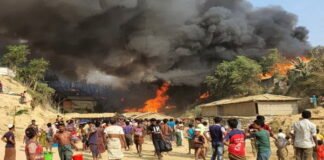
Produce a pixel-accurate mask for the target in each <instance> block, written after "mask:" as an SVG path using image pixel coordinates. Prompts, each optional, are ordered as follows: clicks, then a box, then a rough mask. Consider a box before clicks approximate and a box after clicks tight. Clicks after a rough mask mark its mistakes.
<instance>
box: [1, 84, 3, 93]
mask: <svg viewBox="0 0 324 160" xmlns="http://www.w3.org/2000/svg"><path fill="white" fill-rule="evenodd" d="M0 93H3V84H2V82H1V81H0Z"/></svg>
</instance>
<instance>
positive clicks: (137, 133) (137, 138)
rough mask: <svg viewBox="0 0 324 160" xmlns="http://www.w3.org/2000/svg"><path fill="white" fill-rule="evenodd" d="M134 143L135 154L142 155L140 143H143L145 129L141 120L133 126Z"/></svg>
mask: <svg viewBox="0 0 324 160" xmlns="http://www.w3.org/2000/svg"><path fill="white" fill-rule="evenodd" d="M133 132H134V143H135V145H136V150H137V154H138V155H139V157H142V145H143V143H144V136H145V134H144V133H145V129H144V124H143V122H142V121H138V124H137V126H136V127H135V128H134V131H133Z"/></svg>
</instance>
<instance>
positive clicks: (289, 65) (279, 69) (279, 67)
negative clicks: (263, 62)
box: [259, 57, 311, 80]
mask: <svg viewBox="0 0 324 160" xmlns="http://www.w3.org/2000/svg"><path fill="white" fill-rule="evenodd" d="M300 59H301V60H302V61H303V62H304V63H308V62H309V61H311V59H309V58H307V57H300ZM294 68H295V65H294V63H293V62H292V60H287V61H284V62H282V63H277V64H274V65H273V69H272V71H270V72H268V73H264V74H260V75H259V78H260V79H261V80H266V79H270V78H272V77H273V75H274V74H275V73H278V74H280V75H287V74H288V71H289V70H291V69H294Z"/></svg>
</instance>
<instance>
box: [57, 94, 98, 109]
mask: <svg viewBox="0 0 324 160" xmlns="http://www.w3.org/2000/svg"><path fill="white" fill-rule="evenodd" d="M62 105H63V110H64V112H65V113H71V112H77V113H89V112H94V110H95V107H96V105H97V100H96V99H94V98H93V97H84V96H68V97H67V98H65V99H64V100H63V103H62Z"/></svg>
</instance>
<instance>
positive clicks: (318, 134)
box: [316, 128, 324, 141]
mask: <svg viewBox="0 0 324 160" xmlns="http://www.w3.org/2000/svg"><path fill="white" fill-rule="evenodd" d="M316 140H317V141H324V136H323V135H322V134H321V133H320V130H319V129H318V128H317V129H316Z"/></svg>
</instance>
